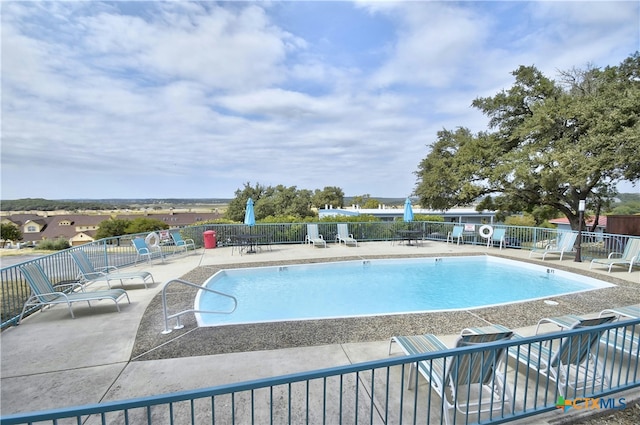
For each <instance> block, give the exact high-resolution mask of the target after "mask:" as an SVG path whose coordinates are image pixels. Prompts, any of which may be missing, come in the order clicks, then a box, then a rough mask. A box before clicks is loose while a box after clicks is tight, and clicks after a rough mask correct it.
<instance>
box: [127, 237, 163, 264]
mask: <svg viewBox="0 0 640 425" xmlns="http://www.w3.org/2000/svg"><path fill="white" fill-rule="evenodd" d="M131 243H132V244H133V246H134V247H135V249H136V252H137V256H136V261H135V262H136V264H137V263H138V260H139V259H140V258H146V259H147V262H150V261H151V260H152V259H153V258H157V257H160V260H161V261H162V262H163V263H164V254H163V253H162V249H161V248H160V247H159V246H153V245H148V244H147V241H146V240H144V239H142V238H134V239H132V240H131Z"/></svg>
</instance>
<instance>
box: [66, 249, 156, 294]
mask: <svg viewBox="0 0 640 425" xmlns="http://www.w3.org/2000/svg"><path fill="white" fill-rule="evenodd" d="M69 255H71V258H73V261H74V262H75V263H76V265H77V266H78V269H79V270H80V273H79V274H78V279H80V280H81V281H82V282H83V283H85V284H87V283H91V282H98V281H101V280H104V281H105V282H107V285H108V286H109V288H111V281H112V280H119V281H120V285H123V286H124V282H123V281H124V280H131V279H140V280H141V281H142V283H143V284H144V287H145V288H148V286H147V280H148V279H151V282H152V283H155V280H154V279H153V275H152V274H151V273H149V272H145V271H137V272H121V271H119V270H118V268H117V267H114V266H108V267H101V268H95V267H93V264H91V261H90V260H89V257H88V256H87V254H86V252H84V251H83V250H81V249H76V250H73V251H70V252H69Z"/></svg>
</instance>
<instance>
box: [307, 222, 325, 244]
mask: <svg viewBox="0 0 640 425" xmlns="http://www.w3.org/2000/svg"><path fill="white" fill-rule="evenodd" d="M306 241H307V243H309V244H313V246H322V247H323V248H326V247H327V241H325V240H324V238H323V237H322V235H321V234H320V233H319V232H318V225H317V224H307V236H306Z"/></svg>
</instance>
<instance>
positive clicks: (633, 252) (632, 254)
mask: <svg viewBox="0 0 640 425" xmlns="http://www.w3.org/2000/svg"><path fill="white" fill-rule="evenodd" d="M594 264H603V265H605V266H609V273H611V267H613V266H614V265H621V266H626V265H627V264H628V265H629V273H631V270H632V269H633V265H634V264H640V239H635V238H634V239H631V238H629V240H628V241H627V246H625V247H624V252H623V253H622V254H620V253H618V252H612V253H610V254H609V256H607V258H594V259H593V260H591V264H590V265H589V268H591V267H593V265H594Z"/></svg>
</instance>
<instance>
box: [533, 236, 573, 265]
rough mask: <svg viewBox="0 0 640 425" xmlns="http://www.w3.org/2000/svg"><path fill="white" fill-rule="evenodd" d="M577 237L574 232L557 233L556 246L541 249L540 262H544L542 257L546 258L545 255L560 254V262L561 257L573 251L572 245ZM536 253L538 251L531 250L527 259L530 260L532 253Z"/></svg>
mask: <svg viewBox="0 0 640 425" xmlns="http://www.w3.org/2000/svg"><path fill="white" fill-rule="evenodd" d="M577 237H578V234H577V233H574V232H561V233H559V234H558V240H557V243H556V244H554V245H553V244H547V245H546V246H545V247H544V248H543V249H542V260H543V261H544V257H546V255H547V254H560V261H562V256H563V255H564V254H565V253H567V252H573V251H575V248H574V245H575V243H576V238H577ZM538 251H540V249H535V248H534V249H532V250H531V252H529V258H531V255H532V254H533V253H537V252H538Z"/></svg>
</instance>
